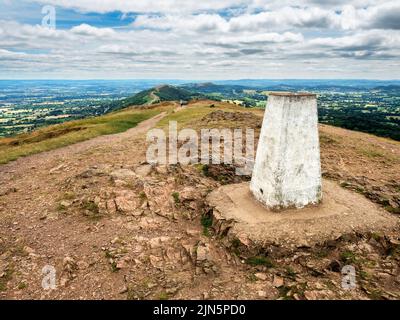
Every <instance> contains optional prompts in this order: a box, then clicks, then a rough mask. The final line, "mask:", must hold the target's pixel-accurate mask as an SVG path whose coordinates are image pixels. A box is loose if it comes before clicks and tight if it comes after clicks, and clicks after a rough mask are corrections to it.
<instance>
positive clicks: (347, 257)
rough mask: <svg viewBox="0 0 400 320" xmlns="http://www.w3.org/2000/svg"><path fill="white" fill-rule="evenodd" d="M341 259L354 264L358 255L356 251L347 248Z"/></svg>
mask: <svg viewBox="0 0 400 320" xmlns="http://www.w3.org/2000/svg"><path fill="white" fill-rule="evenodd" d="M340 260H342V261H343V262H344V263H348V264H354V263H356V262H357V257H356V255H355V254H354V252H351V251H349V250H346V251H343V252H342V253H341V254H340Z"/></svg>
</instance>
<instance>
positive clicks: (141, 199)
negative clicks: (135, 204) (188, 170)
mask: <svg viewBox="0 0 400 320" xmlns="http://www.w3.org/2000/svg"><path fill="white" fill-rule="evenodd" d="M139 198H140V201H141V203H143V202H145V201H146V200H147V195H146V192H144V191H141V192H140V193H139Z"/></svg>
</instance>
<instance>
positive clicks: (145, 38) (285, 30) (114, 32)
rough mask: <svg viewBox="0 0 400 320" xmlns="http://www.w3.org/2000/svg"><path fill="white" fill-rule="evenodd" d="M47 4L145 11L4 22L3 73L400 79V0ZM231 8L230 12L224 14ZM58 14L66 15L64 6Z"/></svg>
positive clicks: (0, 35) (0, 38)
mask: <svg viewBox="0 0 400 320" xmlns="http://www.w3.org/2000/svg"><path fill="white" fill-rule="evenodd" d="M40 2H41V3H53V4H57V5H59V6H62V7H64V8H79V9H80V10H82V11H91V12H111V11H114V10H120V11H123V12H141V14H139V15H137V16H136V19H135V20H134V22H133V23H130V22H126V25H125V26H123V27H122V28H111V27H96V26H94V25H91V24H89V23H88V22H86V23H85V22H84V21H80V20H79V21H78V22H77V23H76V25H75V26H72V27H69V28H65V29H56V30H52V29H48V28H45V27H42V26H40V25H31V24H27V23H21V22H17V21H5V20H4V19H5V18H2V19H3V21H1V20H0V48H2V49H1V50H0V73H2V74H7V73H11V72H12V71H13V70H14V71H15V70H19V71H18V72H33V73H39V74H41V73H43V72H50V71H49V70H53V72H54V73H57V74H58V75H59V76H58V77H62V75H63V74H67V73H72V74H73V73H74V72H75V73H76V74H79V75H81V74H85V75H86V74H87V75H90V76H91V77H97V76H101V75H103V76H105V77H108V76H113V77H131V78H132V77H140V75H142V76H146V77H147V76H148V77H169V78H171V77H188V78H203V79H205V78H213V77H222V78H229V77H236V78H240V77H273V76H274V75H275V76H278V77H280V76H285V75H286V76H289V77H301V75H303V77H304V76H307V77H310V76H312V75H315V77H323V76H329V74H330V75H333V74H334V75H335V76H337V75H338V74H339V72H338V71H335V72H334V73H332V72H333V71H332V68H333V67H332V66H334V67H335V68H337V69H338V70H341V71H342V73H343V76H346V75H350V76H355V75H357V74H362V75H364V76H365V74H370V75H371V76H370V77H375V76H381V77H384V76H387V77H390V78H396V77H399V71H400V66H396V65H395V66H393V62H395V61H397V60H398V57H399V54H400V39H399V26H398V23H399V19H397V17H398V15H399V14H400V4H399V3H398V1H383V0H366V1H365V2H364V1H361V0H353V1H344V0H343V1H341V0H339V1H333V0H332V1H330V0H328V1H322V0H307V1H306V0H304V1H294V0H281V1H278V0H271V1H264V0H249V1H241V0H237V1H235V0H233V1H230V0H223V1H211V0H207V1H203V2H200V1H192V0H185V1H183V0H177V1H172V0H166V1H164V0H162V1H105V0H103V1H94V0H93V1H89V0H88V1H85V0H83V1H67V0H49V1H40ZM363 3H364V4H363ZM238 5H239V7H237V6H238ZM58 8H60V7H58ZM221 8H228V9H230V10H223V11H218V10H220V9H221ZM69 14H70V12H69ZM84 15H85V14H80V15H79V16H81V17H82V16H84ZM0 16H1V15H0ZM57 16H58V18H59V19H65V17H63V11H62V10H58V11H57ZM91 16H93V15H91ZM100 17H101V18H104V19H107V16H105V15H104V16H100ZM88 21H89V20H88ZM92 21H93V20H92ZM39 22H40V21H38V23H39ZM107 22H109V21H107ZM58 25H62V24H58ZM107 25H109V24H107ZM355 62H357V63H355ZM327 66H329V68H328V67H327ZM389 66H390V67H389ZM278 69H279V71H280V72H278V71H277V70H278ZM21 70H22V71H21ZM24 70H25V71H24ZM274 72H276V73H274ZM329 72H331V73H329ZM384 72H386V74H385V73H384Z"/></svg>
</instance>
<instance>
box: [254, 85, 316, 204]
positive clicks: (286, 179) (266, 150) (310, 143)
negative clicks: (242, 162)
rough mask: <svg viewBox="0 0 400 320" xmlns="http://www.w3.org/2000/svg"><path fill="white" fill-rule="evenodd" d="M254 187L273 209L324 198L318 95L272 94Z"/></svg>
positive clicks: (257, 196) (314, 202)
mask: <svg viewBox="0 0 400 320" xmlns="http://www.w3.org/2000/svg"><path fill="white" fill-rule="evenodd" d="M250 190H251V191H252V193H253V195H254V196H255V198H256V199H257V200H259V201H260V202H262V203H263V204H264V205H266V206H267V207H268V208H270V209H272V210H280V209H285V208H302V207H305V206H307V205H309V204H317V203H319V202H320V201H321V198H322V188H321V163H320V150H319V137H318V114H317V97H316V95H315V94H311V93H290V92H276V93H270V94H269V98H268V104H267V107H266V109H265V114H264V120H263V124H262V128H261V133H260V139H259V142H258V149H257V155H256V161H255V164H254V170H253V175H252V179H251V183H250Z"/></svg>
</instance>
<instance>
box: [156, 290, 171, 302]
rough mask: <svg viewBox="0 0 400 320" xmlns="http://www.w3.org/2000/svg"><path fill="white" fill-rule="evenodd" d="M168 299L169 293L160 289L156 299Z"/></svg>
mask: <svg viewBox="0 0 400 320" xmlns="http://www.w3.org/2000/svg"><path fill="white" fill-rule="evenodd" d="M168 299H169V294H168V293H166V292H165V291H162V292H160V293H159V294H158V300H168Z"/></svg>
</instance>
